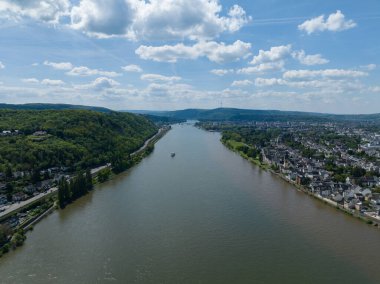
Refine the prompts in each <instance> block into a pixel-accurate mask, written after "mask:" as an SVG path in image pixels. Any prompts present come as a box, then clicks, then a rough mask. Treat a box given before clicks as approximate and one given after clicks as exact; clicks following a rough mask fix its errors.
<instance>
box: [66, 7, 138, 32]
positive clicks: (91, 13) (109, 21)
mask: <svg viewBox="0 0 380 284" xmlns="http://www.w3.org/2000/svg"><path fill="white" fill-rule="evenodd" d="M132 16H133V11H132V7H131V5H130V4H129V3H128V1H125V0H108V1H104V0H81V1H80V2H79V3H78V5H77V6H74V7H73V8H72V10H71V27H72V28H73V29H77V30H82V31H84V32H85V33H87V34H88V35H90V36H95V37H100V38H102V37H112V36H125V35H126V34H127V33H128V31H127V30H128V27H129V25H130V24H131V23H132Z"/></svg>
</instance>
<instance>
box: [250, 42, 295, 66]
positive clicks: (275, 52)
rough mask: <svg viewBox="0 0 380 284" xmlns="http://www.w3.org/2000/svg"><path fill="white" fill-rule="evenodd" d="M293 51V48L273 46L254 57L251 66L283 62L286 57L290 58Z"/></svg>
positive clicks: (289, 46)
mask: <svg viewBox="0 0 380 284" xmlns="http://www.w3.org/2000/svg"><path fill="white" fill-rule="evenodd" d="M291 50H292V46H291V45H290V44H288V45H280V46H273V47H271V48H270V50H262V49H261V50H260V51H259V54H258V55H256V56H254V57H253V60H252V61H251V64H261V63H266V62H273V61H279V60H283V59H284V58H285V57H287V56H289V55H290V53H291Z"/></svg>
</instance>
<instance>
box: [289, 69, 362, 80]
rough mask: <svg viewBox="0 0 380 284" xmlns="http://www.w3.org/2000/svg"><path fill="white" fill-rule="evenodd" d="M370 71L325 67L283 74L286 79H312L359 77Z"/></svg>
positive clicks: (290, 71)
mask: <svg viewBox="0 0 380 284" xmlns="http://www.w3.org/2000/svg"><path fill="white" fill-rule="evenodd" d="M367 75H368V73H366V72H363V71H357V70H346V69H323V70H289V71H286V72H285V73H284V74H283V77H284V78H285V79H310V78H316V77H325V78H339V77H341V78H343V77H345V78H357V77H364V76H367Z"/></svg>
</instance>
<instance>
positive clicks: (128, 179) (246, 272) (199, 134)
mask: <svg viewBox="0 0 380 284" xmlns="http://www.w3.org/2000/svg"><path fill="white" fill-rule="evenodd" d="M219 139H220V135H219V134H218V133H209V132H205V131H203V130H199V129H197V128H195V127H193V126H189V125H185V126H179V125H177V126H174V127H173V130H171V131H170V132H169V133H168V134H166V135H165V136H164V137H163V138H162V139H161V140H160V141H159V142H158V143H157V144H156V147H155V150H154V152H153V153H152V154H151V155H150V156H149V157H148V158H146V159H144V160H143V161H142V162H141V163H140V164H139V165H138V166H136V167H134V168H133V169H132V170H130V171H129V172H126V173H124V174H121V175H119V176H117V177H116V178H115V179H113V180H111V181H109V182H106V183H104V184H102V185H99V186H97V187H96V190H95V191H94V192H92V193H91V194H88V195H87V196H85V197H84V198H81V199H80V200H78V201H76V202H75V203H74V204H72V205H70V206H68V207H67V208H66V209H65V210H63V211H56V212H54V213H53V214H51V215H50V216H48V217H47V218H45V219H44V220H43V221H41V222H40V223H39V224H37V225H36V226H35V229H34V231H33V232H31V233H29V234H28V239H27V241H26V243H25V245H24V246H23V247H22V248H20V249H17V250H16V251H15V252H12V253H10V254H8V255H6V256H5V257H3V258H1V259H0V276H1V278H0V279H1V283H97V282H98V283H100V282H113V281H117V282H120V283H380V273H379V271H380V270H379V268H380V230H379V229H376V228H374V227H370V226H367V225H365V224H364V223H362V222H360V221H358V220H356V219H354V218H352V217H349V216H346V215H344V214H343V213H341V212H338V211H336V209H334V208H330V207H328V206H326V205H324V204H323V203H321V202H319V201H316V200H314V199H312V198H311V197H309V196H307V195H305V194H303V193H300V192H298V191H296V190H295V189H294V188H293V187H292V186H290V185H288V184H287V183H285V182H284V181H282V180H281V179H279V178H278V177H276V176H273V175H271V174H270V173H268V172H265V171H262V170H260V169H258V168H257V167H255V166H253V165H251V164H250V163H249V162H247V161H245V160H244V159H242V158H241V157H240V156H238V155H236V154H235V153H233V152H231V151H229V150H228V149H226V148H225V147H224V146H223V145H222V144H221V143H220V141H219ZM171 152H176V156H175V157H174V158H171V157H170V153H171Z"/></svg>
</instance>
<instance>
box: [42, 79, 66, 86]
mask: <svg viewBox="0 0 380 284" xmlns="http://www.w3.org/2000/svg"><path fill="white" fill-rule="evenodd" d="M41 84H42V85H47V86H61V85H64V84H65V82H63V81H62V80H52V79H43V80H42V81H41Z"/></svg>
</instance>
